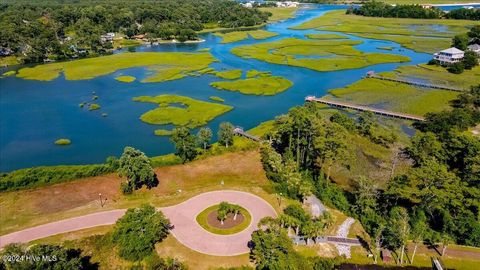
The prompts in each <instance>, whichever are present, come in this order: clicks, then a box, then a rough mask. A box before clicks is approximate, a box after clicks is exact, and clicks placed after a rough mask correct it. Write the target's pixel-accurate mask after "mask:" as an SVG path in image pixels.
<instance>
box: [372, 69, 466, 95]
mask: <svg viewBox="0 0 480 270" xmlns="http://www.w3.org/2000/svg"><path fill="white" fill-rule="evenodd" d="M366 78H373V79H378V80H384V81H391V82H398V83H404V84H409V85H414V86H419V87H424V88H432V89H439V90H448V91H455V92H463V91H465V90H464V89H460V88H455V87H448V86H442V85H436V84H429V83H420V82H412V81H409V80H401V79H393V78H387V77H382V76H378V75H376V74H370V73H368V74H367V77H366Z"/></svg>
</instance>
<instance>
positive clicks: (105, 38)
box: [100, 32, 115, 43]
mask: <svg viewBox="0 0 480 270" xmlns="http://www.w3.org/2000/svg"><path fill="white" fill-rule="evenodd" d="M114 37H115V33H111V32H109V33H106V34H105V35H101V36H100V41H101V42H102V43H104V42H112V41H113V38H114Z"/></svg>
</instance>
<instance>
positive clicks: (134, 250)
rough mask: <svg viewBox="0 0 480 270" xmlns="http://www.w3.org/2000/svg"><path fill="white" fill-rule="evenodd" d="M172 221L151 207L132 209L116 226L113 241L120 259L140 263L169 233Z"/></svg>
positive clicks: (143, 206)
mask: <svg viewBox="0 0 480 270" xmlns="http://www.w3.org/2000/svg"><path fill="white" fill-rule="evenodd" d="M169 227H170V221H169V220H168V219H167V218H166V217H165V216H164V215H163V213H162V212H160V211H157V210H156V209H155V208H154V207H153V206H151V205H142V206H141V207H140V208H130V209H128V210H127V212H126V214H125V215H124V216H123V217H121V218H120V219H119V220H118V221H117V222H116V224H115V227H114V230H113V235H112V239H113V241H114V243H116V244H118V250H119V255H120V257H122V258H124V259H127V260H130V261H140V260H142V259H143V258H145V257H147V256H148V255H150V254H151V253H152V251H153V250H154V247H155V243H156V242H159V241H162V240H163V239H164V238H165V237H167V235H168V233H169Z"/></svg>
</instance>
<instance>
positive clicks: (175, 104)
mask: <svg viewBox="0 0 480 270" xmlns="http://www.w3.org/2000/svg"><path fill="white" fill-rule="evenodd" d="M133 100H134V101H137V102H150V103H156V104H158V108H156V109H153V110H150V111H148V112H146V113H144V114H143V115H142V116H141V117H140V119H141V120H142V121H143V122H146V123H149V124H154V125H166V124H173V125H176V126H187V127H189V128H195V127H199V126H203V125H205V124H207V123H208V121H210V120H212V119H213V118H215V117H217V116H219V115H221V114H224V113H226V112H228V111H230V110H232V109H233V107H232V106H228V105H223V104H218V103H212V102H206V101H201V100H196V99H192V98H189V97H184V96H176V95H159V96H156V97H152V96H140V97H135V98H133Z"/></svg>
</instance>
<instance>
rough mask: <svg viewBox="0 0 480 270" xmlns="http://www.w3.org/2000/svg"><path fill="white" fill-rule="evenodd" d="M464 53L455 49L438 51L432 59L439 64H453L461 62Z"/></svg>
mask: <svg viewBox="0 0 480 270" xmlns="http://www.w3.org/2000/svg"><path fill="white" fill-rule="evenodd" d="M464 55H465V53H464V52H463V51H462V50H459V49H457V48H455V47H452V48H449V49H446V50H443V51H440V52H438V53H436V54H434V55H433V59H435V60H437V61H439V62H440V64H453V63H457V62H460V61H462V59H463V57H464Z"/></svg>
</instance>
